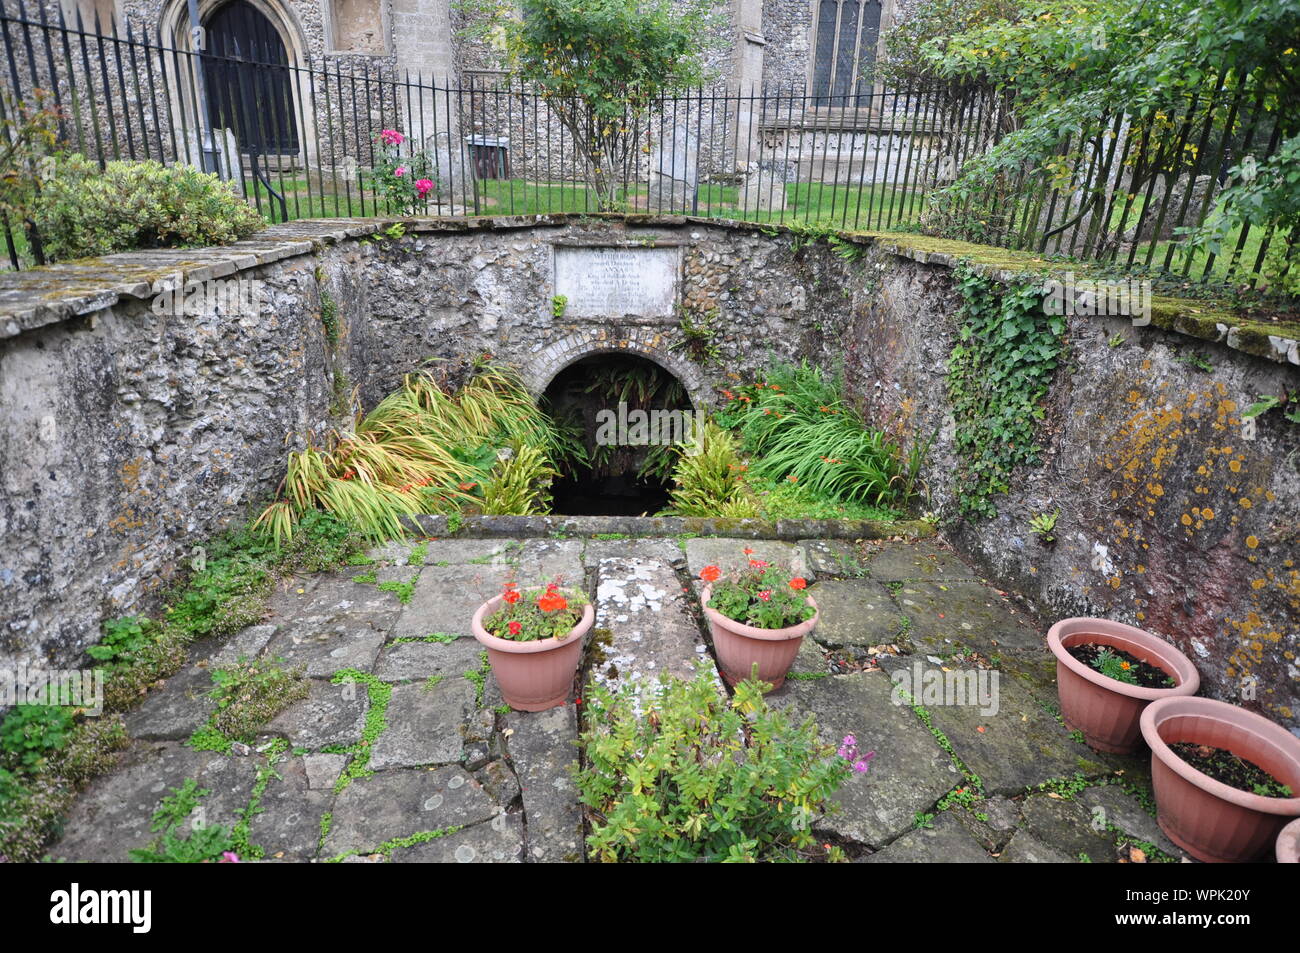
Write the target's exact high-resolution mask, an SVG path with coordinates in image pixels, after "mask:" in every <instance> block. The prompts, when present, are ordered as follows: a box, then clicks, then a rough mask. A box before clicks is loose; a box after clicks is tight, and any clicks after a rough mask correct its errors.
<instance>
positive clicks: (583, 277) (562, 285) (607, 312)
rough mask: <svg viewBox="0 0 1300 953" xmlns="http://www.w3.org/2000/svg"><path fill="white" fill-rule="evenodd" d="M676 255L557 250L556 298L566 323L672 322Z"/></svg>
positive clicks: (666, 250) (665, 250)
mask: <svg viewBox="0 0 1300 953" xmlns="http://www.w3.org/2000/svg"><path fill="white" fill-rule="evenodd" d="M678 262H679V249H678V248H676V247H659V248H596V247H581V246H574V245H557V246H555V293H556V294H557V295H564V296H565V297H566V298H568V303H567V304H566V305H565V309H564V316H565V317H566V318H568V317H572V318H600V317H614V316H618V317H621V316H623V315H635V316H637V317H645V318H653V317H672V315H673V313H674V310H675V308H676V305H677V283H678Z"/></svg>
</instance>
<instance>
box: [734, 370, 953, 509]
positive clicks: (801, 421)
mask: <svg viewBox="0 0 1300 953" xmlns="http://www.w3.org/2000/svg"><path fill="white" fill-rule="evenodd" d="M723 396H724V397H725V398H726V399H727V404H726V406H725V407H724V408H723V410H722V411H721V412H720V413H719V414H718V420H719V422H720V423H722V424H723V426H725V427H727V428H729V429H731V430H733V431H735V432H736V433H738V434H739V436H740V441H741V448H742V449H743V450H744V451H745V453H747V454H749V455H750V472H751V474H752V475H753V476H754V477H756V478H761V479H766V480H774V481H788V482H790V483H795V484H798V485H799V486H801V487H804V488H805V489H806V490H807V491H808V492H810V493H812V494H814V495H815V496H817V497H820V498H823V499H828V500H836V501H840V502H844V503H868V504H873V505H882V504H893V505H899V506H901V505H905V504H906V503H907V502H908V501H909V499H910V498H911V497H912V496H913V495H914V494H915V492H916V489H917V485H918V472H919V470H920V465H921V463H922V462H923V460H924V456H925V453H926V452H927V451H928V448H929V443H928V442H922V443H919V444H918V445H917V447H916V448H914V450H913V451H912V452H910V453H904V452H903V450H902V448H901V446H900V445H899V443H898V442H897V441H895V440H894V439H892V438H891V437H889V436H887V435H886V434H885V433H884V432H882V431H880V430H874V429H871V428H869V427H867V425H866V424H865V422H864V421H863V419H862V417H861V415H860V414H859V413H858V412H857V411H856V410H854V409H853V407H851V406H850V405H849V404H848V403H847V402H846V401H845V400H844V398H843V397H842V396H841V394H840V386H839V382H838V381H837V380H835V379H834V378H827V377H826V376H825V375H823V373H822V372H821V370H820V369H818V368H816V367H813V366H811V365H809V364H808V363H806V362H805V363H803V364H800V365H798V366H797V367H796V366H790V365H781V366H777V367H774V368H772V369H771V370H770V371H769V372H768V373H767V375H766V378H765V379H764V380H763V381H761V382H759V383H756V384H748V385H745V386H743V387H738V388H736V389H735V390H726V391H723Z"/></svg>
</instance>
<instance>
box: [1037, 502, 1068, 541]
mask: <svg viewBox="0 0 1300 953" xmlns="http://www.w3.org/2000/svg"><path fill="white" fill-rule="evenodd" d="M1060 515H1061V511H1060V510H1059V509H1056V510H1053V511H1052V512H1051V513H1036V514H1034V515H1033V516H1031V517H1030V518H1029V529H1030V531H1031V532H1032V533H1033V534H1034V535H1035V536H1037V537H1038V538H1039V540H1041V541H1042V542H1044V543H1054V542H1056V521H1057V519H1058V518H1060Z"/></svg>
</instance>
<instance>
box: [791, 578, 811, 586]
mask: <svg viewBox="0 0 1300 953" xmlns="http://www.w3.org/2000/svg"><path fill="white" fill-rule="evenodd" d="M790 588H791V589H807V588H808V580H807V579H805V578H803V576H795V577H794V578H793V579H791V580H790Z"/></svg>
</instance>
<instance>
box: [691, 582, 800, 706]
mask: <svg viewBox="0 0 1300 953" xmlns="http://www.w3.org/2000/svg"><path fill="white" fill-rule="evenodd" d="M712 596H713V587H712V586H705V587H704V589H703V590H702V591H701V592H700V604H701V605H702V606H703V607H704V616H705V618H707V619H708V620H709V630H710V632H711V633H712V634H713V648H714V651H716V652H717V653H718V667H719V668H720V669H722V677H723V678H724V679H726V682H727V684H728V685H735V684H736V683H737V682H743V681H744V680H745V679H747V678H749V677H750V676H751V675H752V674H753V671H754V665H755V664H756V663H757V665H758V677H759V679H760V680H762V681H764V682H771V683H772V689H773V690H774V691H775V690H776V689H778V688H780V687H781V686H782V685H784V684H785V675H786V672H788V671H790V666H791V665H793V664H794V657H795V656H796V655H798V654H799V646H800V645H801V644H803V637H804V636H805V635H807V634H808V633H809V632H811V631H812V630H813V626H815V625H816V624H817V617H818V615H819V614H820V613H818V612H817V611H816V609H817V603H816V602H815V601H813V597H812V596H809V597H808V604H809V605H810V606H812V607H813V610H814V611H813V617H812V618H811V619H808V620H806V621H804V622H800V623H799V624H798V625H792V626H787V627H786V628H784V629H756V628H754V627H753V626H752V625H745V624H743V623H741V622H736V621H734V620H733V619H728V618H727V617H726V616H725V615H723V614H722V613H721V612H719V611H718V610H717V609H710V608H709V599H710V598H711V597H712Z"/></svg>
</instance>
